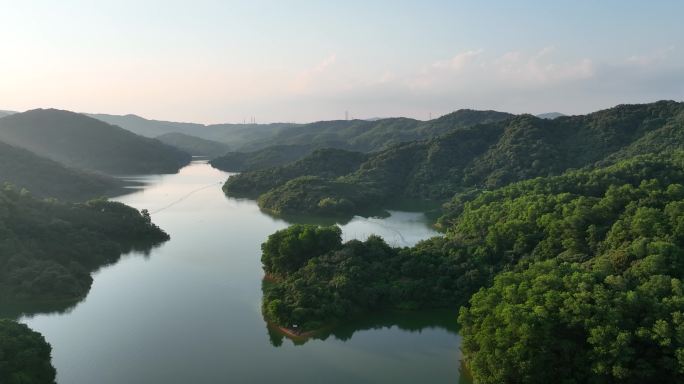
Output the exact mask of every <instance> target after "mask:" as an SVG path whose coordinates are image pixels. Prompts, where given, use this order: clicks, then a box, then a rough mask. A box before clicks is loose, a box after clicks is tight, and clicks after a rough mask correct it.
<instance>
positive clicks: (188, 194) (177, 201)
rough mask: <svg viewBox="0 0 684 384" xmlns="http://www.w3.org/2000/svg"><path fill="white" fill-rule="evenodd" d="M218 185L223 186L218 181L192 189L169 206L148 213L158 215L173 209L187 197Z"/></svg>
mask: <svg viewBox="0 0 684 384" xmlns="http://www.w3.org/2000/svg"><path fill="white" fill-rule="evenodd" d="M219 184H223V182H222V181H218V182H215V183H211V184H207V185H205V186H202V187H199V188H197V189H193V190H192V191H190V192H188V193H186V194H185V195H183V196H181V197H180V198H179V199H177V200H174V201H172V202H171V203H169V204H167V205H165V206H163V207H161V208H159V209H156V210H154V211H151V212H150V213H151V214H155V213H159V212H162V211H164V210H167V209H169V208H171V207H173V206H174V205H176V204H178V203H181V202H183V200H185V199H187V198H188V197H190V196H192V195H194V194H195V193H197V192H201V191H203V190H205V189H207V188H211V187H213V186H216V185H219Z"/></svg>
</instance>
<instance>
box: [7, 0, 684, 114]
mask: <svg viewBox="0 0 684 384" xmlns="http://www.w3.org/2000/svg"><path fill="white" fill-rule="evenodd" d="M0 15H1V19H0V20H1V21H0V109H6V110H18V111H24V110H28V109H33V108H48V107H51V108H60V109H68V110H73V111H78V112H92V113H111V114H129V113H131V114H136V115H140V116H144V117H147V118H153V119H160V120H171V121H190V122H199V123H220V122H242V121H244V120H247V121H249V120H250V119H251V117H252V116H253V117H254V118H255V119H256V121H257V122H259V123H266V122H309V121H317V120H333V119H342V118H344V117H345V111H348V113H349V115H350V117H353V118H372V117H391V116H407V117H413V118H417V119H422V120H426V119H428V118H429V117H430V116H432V117H433V118H434V117H437V116H440V115H442V114H445V113H449V112H452V111H454V110H457V109H460V108H473V109H494V110H500V111H507V112H513V113H533V114H537V113H544V112H551V111H558V112H562V113H566V114H581V113H587V112H591V111H595V110H598V109H603V108H608V107H611V106H614V105H617V104H624V103H642V102H651V101H655V100H660V99H673V100H678V101H682V100H684V22H682V20H681V18H682V15H684V1H681V0H667V1H666V0H649V1H634V0H621V1H617V0H601V1H596V0H592V1H589V0H575V1H565V0H554V1H548V0H546V1H532V0H518V1H504V0H499V1H496V0H480V1H457V0H452V1H440V0H434V1H426V0H423V1H418V0H416V1H402V0H393V1H385V0H365V1H355V0H347V1H326V0H319V1H303V0H302V1H296V0H291V1H288V0H270V1H260V0H250V1H229V0H223V1H209V0H193V1H174V0H165V1H155V0H145V1H142V0H137V1H128V0H117V1H97V0H80V1H79V0H60V1H54V0H50V1H32V0H23V1H16V0H0Z"/></svg>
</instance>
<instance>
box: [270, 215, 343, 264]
mask: <svg viewBox="0 0 684 384" xmlns="http://www.w3.org/2000/svg"><path fill="white" fill-rule="evenodd" d="M341 236H342V230H340V228H339V227H336V226H332V227H319V226H317V225H302V224H298V225H292V226H290V227H288V228H286V229H283V230H280V231H277V232H275V233H273V234H272V235H270V236H269V237H268V240H267V241H266V242H265V243H264V244H262V245H261V250H262V256H261V262H262V263H263V265H264V270H265V271H266V273H268V274H269V275H272V276H287V275H289V274H290V273H293V272H295V271H297V270H298V269H299V268H301V267H302V266H303V265H304V264H306V262H307V261H308V260H310V259H311V258H313V257H315V256H318V255H322V254H324V253H327V252H330V251H332V250H334V249H337V248H339V247H340V246H341V245H342V237H341Z"/></svg>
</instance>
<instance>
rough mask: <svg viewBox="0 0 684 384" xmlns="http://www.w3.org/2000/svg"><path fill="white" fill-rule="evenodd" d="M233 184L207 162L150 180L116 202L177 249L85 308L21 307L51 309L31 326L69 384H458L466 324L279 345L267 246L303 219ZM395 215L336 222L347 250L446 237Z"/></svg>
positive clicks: (414, 323)
mask: <svg viewBox="0 0 684 384" xmlns="http://www.w3.org/2000/svg"><path fill="white" fill-rule="evenodd" d="M227 177H228V174H226V173H223V172H220V171H217V170H215V169H213V168H211V167H210V166H208V165H207V164H204V163H200V162H194V163H193V164H192V165H190V166H188V167H186V168H184V169H182V170H181V171H180V172H179V173H178V174H175V175H161V176H151V177H144V178H139V181H143V182H145V185H146V186H145V188H142V189H139V190H136V191H135V193H131V194H128V195H125V196H122V197H119V198H117V199H116V200H117V201H120V202H122V203H125V204H127V205H130V206H133V207H135V208H137V209H147V210H148V211H150V212H153V213H152V220H153V222H155V223H156V224H157V225H159V226H160V227H161V228H162V229H164V230H165V231H166V232H167V233H169V235H170V236H171V241H168V242H166V243H164V244H163V245H161V246H159V247H156V248H152V249H149V250H141V252H137V253H136V252H133V253H130V254H128V255H125V256H123V257H122V258H121V260H119V261H118V262H116V263H114V264H113V265H109V266H107V267H105V268H101V269H100V270H98V271H97V272H95V273H94V274H93V278H94V283H93V287H92V289H91V291H90V292H89V293H88V296H87V297H86V298H84V299H83V300H82V301H80V302H78V303H60V305H57V304H56V303H53V304H54V305H53V306H52V307H48V306H44V305H40V306H38V307H37V308H32V307H30V306H25V307H23V308H22V307H17V308H16V309H12V310H13V311H14V313H15V316H16V315H17V314H18V313H35V312H38V311H39V310H40V311H47V312H50V314H38V315H31V316H23V317H22V318H21V319H20V320H21V321H23V322H25V323H27V325H29V326H30V327H31V328H33V329H35V330H36V331H38V332H41V333H42V334H43V335H44V336H45V338H46V339H47V341H48V342H49V343H50V344H51V345H52V346H53V365H54V366H55V367H56V369H57V372H58V378H57V381H58V382H60V383H69V384H72V383H75V384H80V383H84V384H85V383H95V382H96V383H98V384H119V383H165V384H175V383H178V384H181V383H182V384H184V383H189V382H192V383H218V382H236V383H268V382H278V383H286V384H289V383H293V384H294V383H302V382H312V383H315V382H326V383H327V384H336V383H340V384H347V383H393V384H399V383H416V382H426V381H427V382H431V383H448V382H454V381H456V380H457V378H458V377H459V376H460V374H459V363H458V362H459V359H460V355H459V352H458V348H459V343H460V337H459V336H458V335H457V329H456V328H455V326H456V322H455V320H454V318H453V314H448V313H447V314H445V315H444V316H443V317H440V316H432V315H428V316H426V317H423V315H425V314H422V315H421V314H415V313H414V314H410V313H401V314H394V315H391V314H389V313H387V314H379V315H377V316H371V317H366V318H363V319H358V320H357V321H354V322H349V323H348V324H345V325H343V326H339V327H338V328H336V329H331V330H329V331H328V333H327V334H326V333H321V334H320V335H318V336H317V337H316V338H312V339H310V340H308V341H306V342H305V343H300V344H298V345H294V344H293V343H292V342H289V341H286V340H284V339H282V338H281V337H280V336H279V335H277V334H273V335H271V333H269V332H268V328H267V327H266V323H265V322H264V320H263V317H262V314H261V309H260V307H261V305H260V303H261V298H262V292H261V279H262V277H263V270H262V268H261V263H260V255H261V251H260V244H261V243H262V242H263V241H264V240H265V239H266V238H267V236H268V235H269V234H271V233H273V232H274V231H276V230H279V229H283V228H285V227H286V226H287V225H289V224H290V222H288V221H285V220H284V219H282V218H273V217H270V216H266V215H264V214H263V213H261V212H260V211H259V208H258V207H257V205H256V203H255V202H254V201H253V200H237V199H231V198H226V197H225V195H224V194H223V193H222V191H221V188H220V184H221V183H222V182H223V181H225V180H226V178H227ZM388 213H389V214H390V216H389V217H385V218H377V217H370V218H364V217H359V216H357V217H353V218H351V219H350V220H348V221H345V222H340V221H338V220H334V221H335V223H339V224H340V226H341V228H342V231H343V237H344V239H345V240H350V239H352V238H359V239H363V238H365V237H366V236H367V235H370V234H372V233H374V234H378V235H380V236H382V237H383V238H384V239H385V240H386V241H387V242H388V243H390V244H392V245H396V246H409V245H412V244H415V243H416V242H418V241H420V240H422V239H425V238H428V237H431V236H435V235H438V234H437V232H435V231H434V230H433V229H432V228H431V227H430V225H429V223H427V222H426V220H427V219H425V217H424V216H423V215H422V214H420V213H411V212H400V211H388ZM9 309H11V308H8V310H9ZM264 329H266V330H267V332H264ZM274 345H279V346H278V347H274ZM302 365H304V366H305V367H304V368H305V369H293V367H300V366H302Z"/></svg>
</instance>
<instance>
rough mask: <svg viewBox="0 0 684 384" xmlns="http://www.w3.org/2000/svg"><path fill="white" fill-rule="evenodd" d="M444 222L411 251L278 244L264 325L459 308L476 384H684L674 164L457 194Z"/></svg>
mask: <svg viewBox="0 0 684 384" xmlns="http://www.w3.org/2000/svg"><path fill="white" fill-rule="evenodd" d="M447 211H448V214H447V215H446V216H445V218H443V220H442V222H443V223H444V224H445V225H446V227H447V228H448V231H447V233H446V236H444V237H437V238H433V239H430V240H427V241H424V242H421V243H419V244H418V245H416V246H415V247H413V248H403V249H395V248H391V247H389V246H387V244H385V243H384V242H383V241H382V240H381V239H380V238H377V237H370V238H369V239H368V240H366V241H365V242H361V241H357V240H354V241H350V242H347V243H344V244H343V243H342V242H341V240H340V237H339V233H340V232H339V229H337V228H335V227H328V228H316V227H307V226H294V227H290V228H288V229H285V230H282V231H280V232H277V233H275V234H274V235H272V236H271V237H269V239H268V241H267V242H266V243H264V245H263V247H262V249H263V260H262V261H263V263H264V269H265V271H266V272H267V273H268V274H269V275H270V276H271V277H272V279H271V280H272V283H271V284H268V285H266V286H265V287H266V288H265V292H264V303H263V310H264V313H265V315H266V316H267V318H270V319H272V320H273V321H275V322H277V323H278V324H281V325H283V326H286V327H293V326H294V325H297V326H298V327H300V329H304V330H307V329H315V328H318V327H321V326H322V325H325V324H329V323H335V322H339V321H343V320H345V319H348V318H351V317H353V316H357V315H360V314H363V313H367V312H369V311H377V310H381V309H388V308H421V307H442V306H448V307H458V306H461V305H465V306H464V307H463V308H462V309H461V314H460V317H459V322H460V324H461V326H462V329H461V334H462V335H463V337H464V341H463V350H464V353H465V355H466V359H467V361H468V363H469V366H470V368H471V370H472V373H473V375H474V377H475V379H476V381H477V382H481V383H500V382H510V383H517V382H520V383H523V382H524V383H535V382H538V383H545V382H549V381H554V380H555V379H557V378H558V377H563V378H564V380H565V381H564V382H568V383H573V382H577V383H584V382H596V383H611V382H635V383H636V382H644V381H652V380H653V379H654V378H660V379H661V380H662V381H663V382H678V381H681V380H683V379H684V376H683V375H684V374H683V373H682V372H684V336H682V335H683V333H682V332H684V331H683V330H684V326H683V325H682V324H683V323H684V320H682V319H683V318H682V313H684V290H682V288H681V285H682V282H681V280H682V279H683V278H684V264H683V263H684V258H683V256H684V252H683V249H682V247H684V221H683V220H684V153H682V152H676V153H669V154H661V155H642V156H637V157H634V158H630V159H625V160H620V161H617V162H616V163H615V164H613V165H610V166H605V167H599V168H596V169H584V170H577V171H570V172H567V173H565V174H563V175H561V176H551V177H543V178H536V179H531V180H527V181H523V182H518V183H513V184H511V185H508V186H505V187H502V188H498V189H495V190H492V191H486V192H482V193H480V194H477V195H472V194H466V195H462V196H458V197H456V198H455V199H454V200H453V201H452V202H451V203H450V204H449V205H448V207H447ZM483 287H484V288H483ZM478 291H479V292H478ZM473 294H474V295H473ZM471 296H472V299H471Z"/></svg>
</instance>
